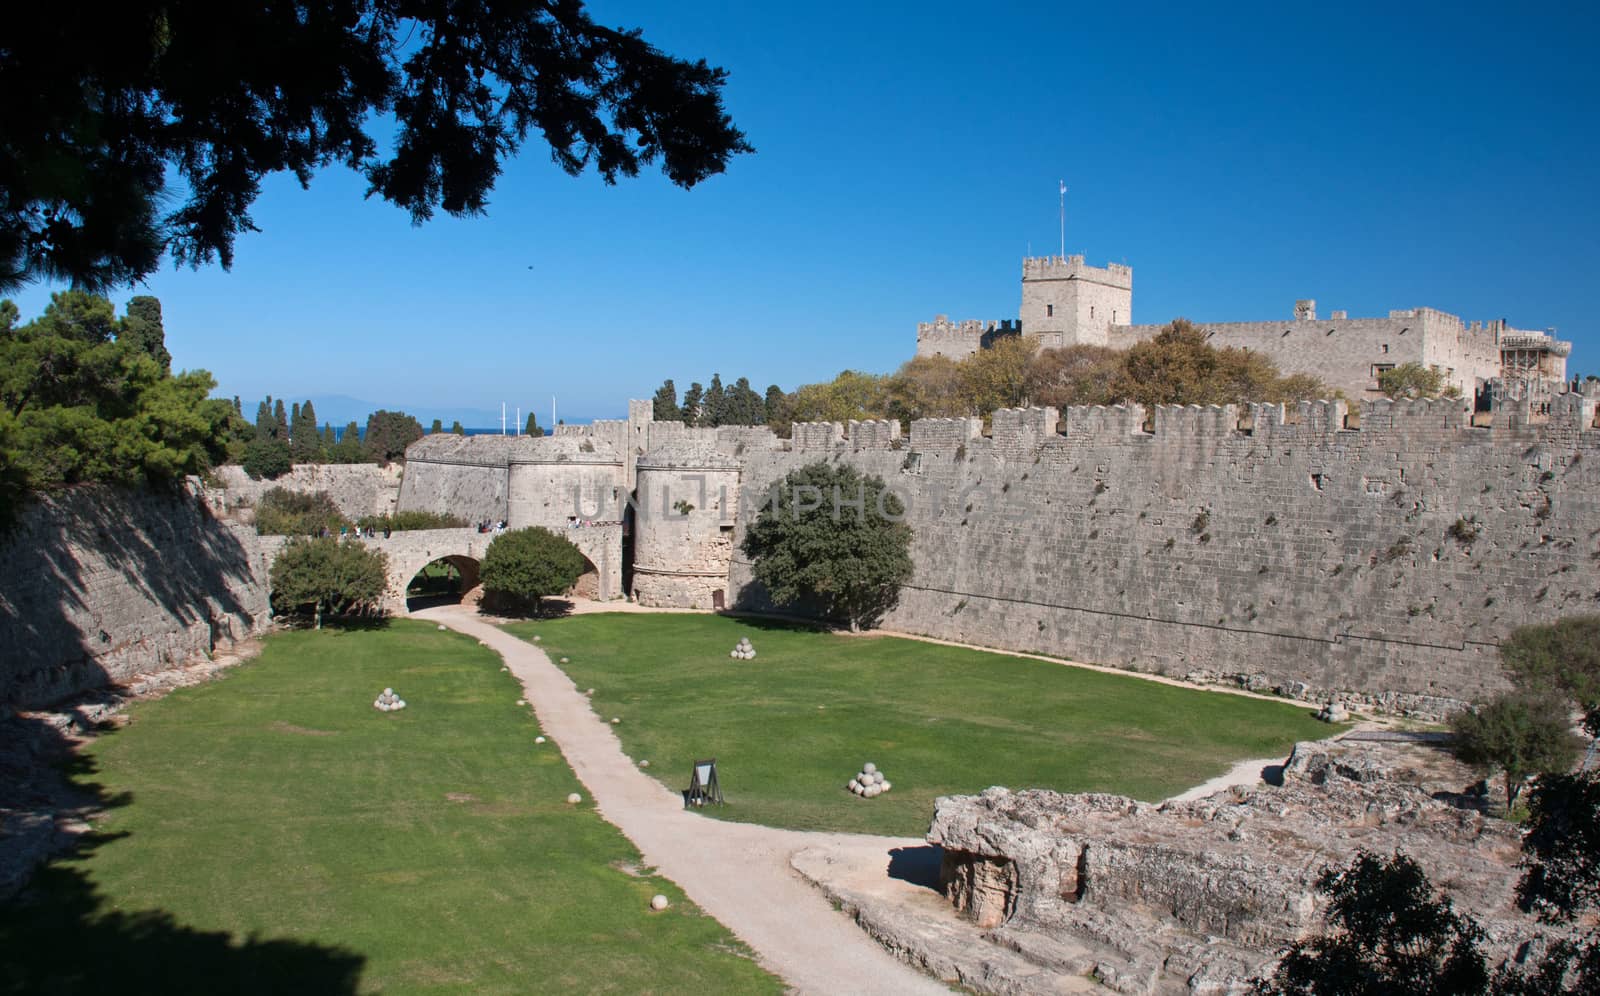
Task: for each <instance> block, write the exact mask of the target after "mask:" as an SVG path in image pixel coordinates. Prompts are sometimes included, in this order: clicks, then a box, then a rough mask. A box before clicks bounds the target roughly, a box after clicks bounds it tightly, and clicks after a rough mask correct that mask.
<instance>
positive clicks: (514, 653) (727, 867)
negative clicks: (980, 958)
mask: <svg viewBox="0 0 1600 996" xmlns="http://www.w3.org/2000/svg"><path fill="white" fill-rule="evenodd" d="M412 615H413V616H414V617H416V618H420V619H427V620H431V621H434V622H439V623H443V624H445V625H447V626H449V627H450V628H452V629H454V630H457V631H458V632H461V633H465V634H467V635H469V636H472V637H474V638H476V639H478V640H481V641H482V642H483V643H484V644H486V645H487V646H488V647H489V648H490V649H492V650H494V651H495V652H497V653H498V654H500V656H501V658H502V659H504V660H505V662H506V666H507V667H508V668H510V670H511V673H512V674H513V675H515V676H516V677H517V680H519V681H520V682H522V686H523V688H524V689H525V692H526V695H527V698H528V700H529V701H530V702H531V703H532V704H533V707H534V712H535V713H536V714H537V715H538V717H539V724H540V725H541V726H542V727H543V728H544V730H545V732H546V733H547V734H548V735H549V736H550V737H552V738H553V739H554V740H555V742H556V744H558V745H559V746H560V748H561V752H562V754H563V755H565V757H566V759H567V762H568V763H569V764H571V765H572V770H573V771H574V772H576V773H577V776H578V780H579V781H581V782H583V784H584V785H585V786H586V787H587V788H588V790H589V794H590V795H591V796H592V797H593V799H594V803H595V807H596V808H597V809H598V810H599V811H600V814H601V815H602V816H604V817H605V818H606V819H607V820H608V821H610V822H611V823H612V824H614V825H615V826H616V827H617V828H618V829H620V830H621V831H622V832H623V833H624V834H626V835H627V837H628V839H629V840H631V841H633V843H634V846H636V847H637V848H638V849H639V851H640V853H641V854H642V855H643V856H644V859H645V861H646V862H648V863H649V864H651V865H654V866H655V867H656V869H657V870H659V871H660V872H661V874H663V875H665V876H666V877H667V878H670V879H672V880H673V881H674V882H676V883H677V884H678V885H679V886H680V887H681V888H682V889H683V891H684V892H686V893H688V895H689V897H690V898H691V899H693V900H694V901H695V902H696V903H698V904H699V905H700V907H701V908H703V909H704V910H705V911H706V912H707V913H709V914H711V915H712V916H714V917H716V918H717V919H718V920H719V921H721V922H722V923H723V924H725V925H726V926H727V927H728V928H729V929H730V930H732V931H733V932H734V933H735V934H736V935H738V937H739V938H740V939H741V940H743V941H744V942H745V943H746V944H749V945H750V947H751V948H753V949H755V952H756V954H757V956H758V957H759V958H760V960H761V963H762V965H763V966H765V967H766V968H767V969H768V970H770V971H772V972H773V973H775V974H777V975H779V976H781V977H782V978H783V980H784V981H785V982H786V983H788V984H789V986H791V987H792V988H793V989H795V990H797V991H799V992H802V993H940V992H948V991H949V990H947V989H946V988H945V987H944V986H942V985H940V984H939V983H938V982H937V981H936V980H934V979H932V978H929V977H927V976H925V975H921V974H919V973H918V972H916V971H914V970H913V969H911V968H909V967H908V966H906V965H904V964H902V963H901V962H899V961H897V960H895V959H894V957H893V956H891V955H890V954H889V953H888V952H886V951H885V950H883V949H882V948H881V947H879V946H878V945H877V944H876V943H874V942H873V941H872V939H871V938H869V937H868V936H867V935H866V934H865V933H863V932H862V931H861V930H859V929H858V928H857V927H856V925H855V924H854V923H853V922H852V921H851V920H850V919H849V918H848V917H846V916H845V915H844V914H841V913H839V912H837V911H835V910H834V909H833V908H832V907H831V906H830V905H829V903H828V901H827V900H826V899H824V898H823V896H822V895H821V894H820V893H818V892H817V891H816V890H814V889H813V888H812V887H810V886H809V885H807V884H806V883H805V882H803V881H802V880H801V879H800V877H799V876H798V875H797V874H796V873H795V872H794V871H793V869H792V868H791V867H790V864H789V862H790V858H791V856H792V855H794V854H795V853H796V852H798V851H801V850H805V849H809V848H817V847H824V848H829V849H833V848H837V849H840V850H841V851H847V852H850V853H852V854H856V855H861V854H863V853H865V854H867V859H866V862H867V864H868V865H870V864H871V863H872V862H873V861H875V860H876V859H874V858H871V856H870V855H871V854H873V853H876V854H879V855H881V861H882V865H881V867H882V868H883V869H884V872H883V876H882V879H883V882H884V883H886V886H885V887H888V888H895V887H898V886H903V888H904V889H905V890H907V891H908V892H915V891H918V890H921V891H926V890H923V889H921V887H919V886H913V885H910V884H909V883H898V884H896V883H895V880H894V879H892V878H891V877H890V875H889V873H888V869H889V863H890V860H891V856H890V852H891V851H893V850H897V849H900V848H922V847H924V846H925V845H924V842H923V841H921V840H919V839H915V838H912V839H906V840H901V839H895V838H889V837H868V836H864V835H858V834H828V833H803V832H800V831H794V830H776V829H773V828H771V827H762V826H756V825H754V824H749V823H728V822H724V821H722V820H713V819H707V818H705V817H701V816H697V815H695V814H693V813H688V812H685V811H684V809H683V802H682V799H681V798H680V797H679V796H677V795H675V794H673V793H672V792H669V791H668V790H667V789H665V788H663V787H662V786H661V784H660V783H658V782H657V781H655V779H653V778H651V777H650V776H648V775H646V774H644V773H643V772H641V771H639V770H638V769H637V768H635V767H634V765H633V763H632V762H631V761H629V760H628V758H627V757H625V756H624V755H623V753H622V745H621V744H620V743H619V742H618V740H617V738H616V735H615V734H614V733H613V732H612V730H611V727H610V726H609V725H607V724H606V723H604V722H602V721H601V719H600V718H599V717H598V716H596V715H595V714H594V712H593V711H592V710H591V709H590V708H589V700H588V699H587V698H585V697H584V695H583V694H582V693H581V692H579V691H578V689H577V688H576V687H575V686H574V685H573V684H572V681H571V679H569V678H568V677H567V676H566V674H564V673H563V672H562V671H561V670H560V669H559V668H557V667H556V666H555V665H554V664H552V663H551V662H550V658H548V657H546V656H545V654H544V652H543V651H542V650H540V649H539V648H538V647H536V646H534V645H533V644H530V643H525V642H523V641H522V640H519V639H517V638H516V637H513V636H511V635H509V634H507V633H504V632H502V631H501V630H500V629H499V628H497V627H495V626H493V625H491V624H490V623H488V622H485V621H483V620H482V619H480V618H478V617H477V615H476V613H475V612H474V611H473V610H471V609H466V608H463V607H461V606H439V607H436V608H431V609H424V610H421V611H419V612H414V613H412Z"/></svg>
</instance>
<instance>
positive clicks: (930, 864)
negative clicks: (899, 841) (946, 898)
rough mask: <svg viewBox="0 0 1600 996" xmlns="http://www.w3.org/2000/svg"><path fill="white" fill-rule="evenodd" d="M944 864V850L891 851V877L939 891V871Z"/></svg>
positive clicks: (934, 845)
mask: <svg viewBox="0 0 1600 996" xmlns="http://www.w3.org/2000/svg"><path fill="white" fill-rule="evenodd" d="M943 864H944V848H942V847H940V846H938V845H937V844H929V845H927V846H926V847H896V848H892V849H891V850H890V851H889V877H890V878H894V879H899V880H900V881H902V882H909V883H910V884H912V885H920V886H922V887H923V888H924V889H932V890H933V891H934V892H938V891H939V869H940V867H941V866H942V865H943Z"/></svg>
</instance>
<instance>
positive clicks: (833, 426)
mask: <svg viewBox="0 0 1600 996" xmlns="http://www.w3.org/2000/svg"><path fill="white" fill-rule="evenodd" d="M789 439H790V449H792V450H794V451H795V452H809V451H820V452H830V451H832V450H834V449H836V448H838V447H840V446H842V445H844V425H843V424H841V423H839V422H796V423H794V424H793V425H792V426H790V428H789Z"/></svg>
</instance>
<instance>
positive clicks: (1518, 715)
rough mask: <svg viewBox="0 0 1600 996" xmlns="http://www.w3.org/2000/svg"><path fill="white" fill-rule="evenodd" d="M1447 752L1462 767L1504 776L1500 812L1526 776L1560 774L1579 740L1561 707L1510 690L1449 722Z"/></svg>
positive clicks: (1513, 801) (1575, 752)
mask: <svg viewBox="0 0 1600 996" xmlns="http://www.w3.org/2000/svg"><path fill="white" fill-rule="evenodd" d="M1450 730H1451V732H1452V733H1454V734H1455V738H1454V739H1453V740H1452V741H1451V744H1450V751H1451V753H1453V754H1455V756H1456V757H1457V758H1459V759H1460V760H1461V761H1463V762H1464V763H1466V764H1470V765H1472V766H1474V767H1476V768H1479V769H1481V770H1484V771H1487V772H1491V773H1492V772H1495V771H1502V772H1504V773H1505V776H1506V812H1507V813H1509V812H1510V811H1511V809H1512V807H1513V806H1515V805H1516V802H1517V795H1518V794H1519V793H1521V791H1522V786H1523V783H1524V782H1526V781H1527V779H1528V776H1529V775H1536V774H1541V773H1544V772H1560V771H1565V770H1566V769H1567V768H1569V767H1571V766H1572V763H1573V761H1575V760H1577V756H1578V750H1579V741H1578V737H1577V735H1576V734H1574V733H1573V732H1572V724H1571V721H1570V718H1569V716H1568V709H1567V705H1566V703H1565V702H1564V701H1563V700H1561V699H1559V698H1557V697H1555V696H1552V695H1549V694H1541V693H1538V692H1527V691H1514V692H1510V693H1507V694H1505V695H1501V696H1500V697H1498V698H1495V699H1492V700H1491V701H1489V702H1487V703H1485V704H1484V705H1482V706H1479V707H1478V708H1477V709H1475V710H1473V709H1469V710H1466V711H1464V712H1460V713H1457V714H1456V715H1454V716H1452V717H1451V718H1450Z"/></svg>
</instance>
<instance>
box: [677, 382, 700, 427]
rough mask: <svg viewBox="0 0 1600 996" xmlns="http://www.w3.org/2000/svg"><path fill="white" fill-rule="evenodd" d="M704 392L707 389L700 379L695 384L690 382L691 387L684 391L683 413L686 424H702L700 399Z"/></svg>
mask: <svg viewBox="0 0 1600 996" xmlns="http://www.w3.org/2000/svg"><path fill="white" fill-rule="evenodd" d="M704 394H705V389H704V388H703V387H701V386H700V382H699V381H695V382H694V383H693V384H690V385H689V389H688V390H687V391H684V392H683V412H682V415H683V422H684V424H685V425H699V424H700V410H701V409H700V399H701V396H702V395H704Z"/></svg>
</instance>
